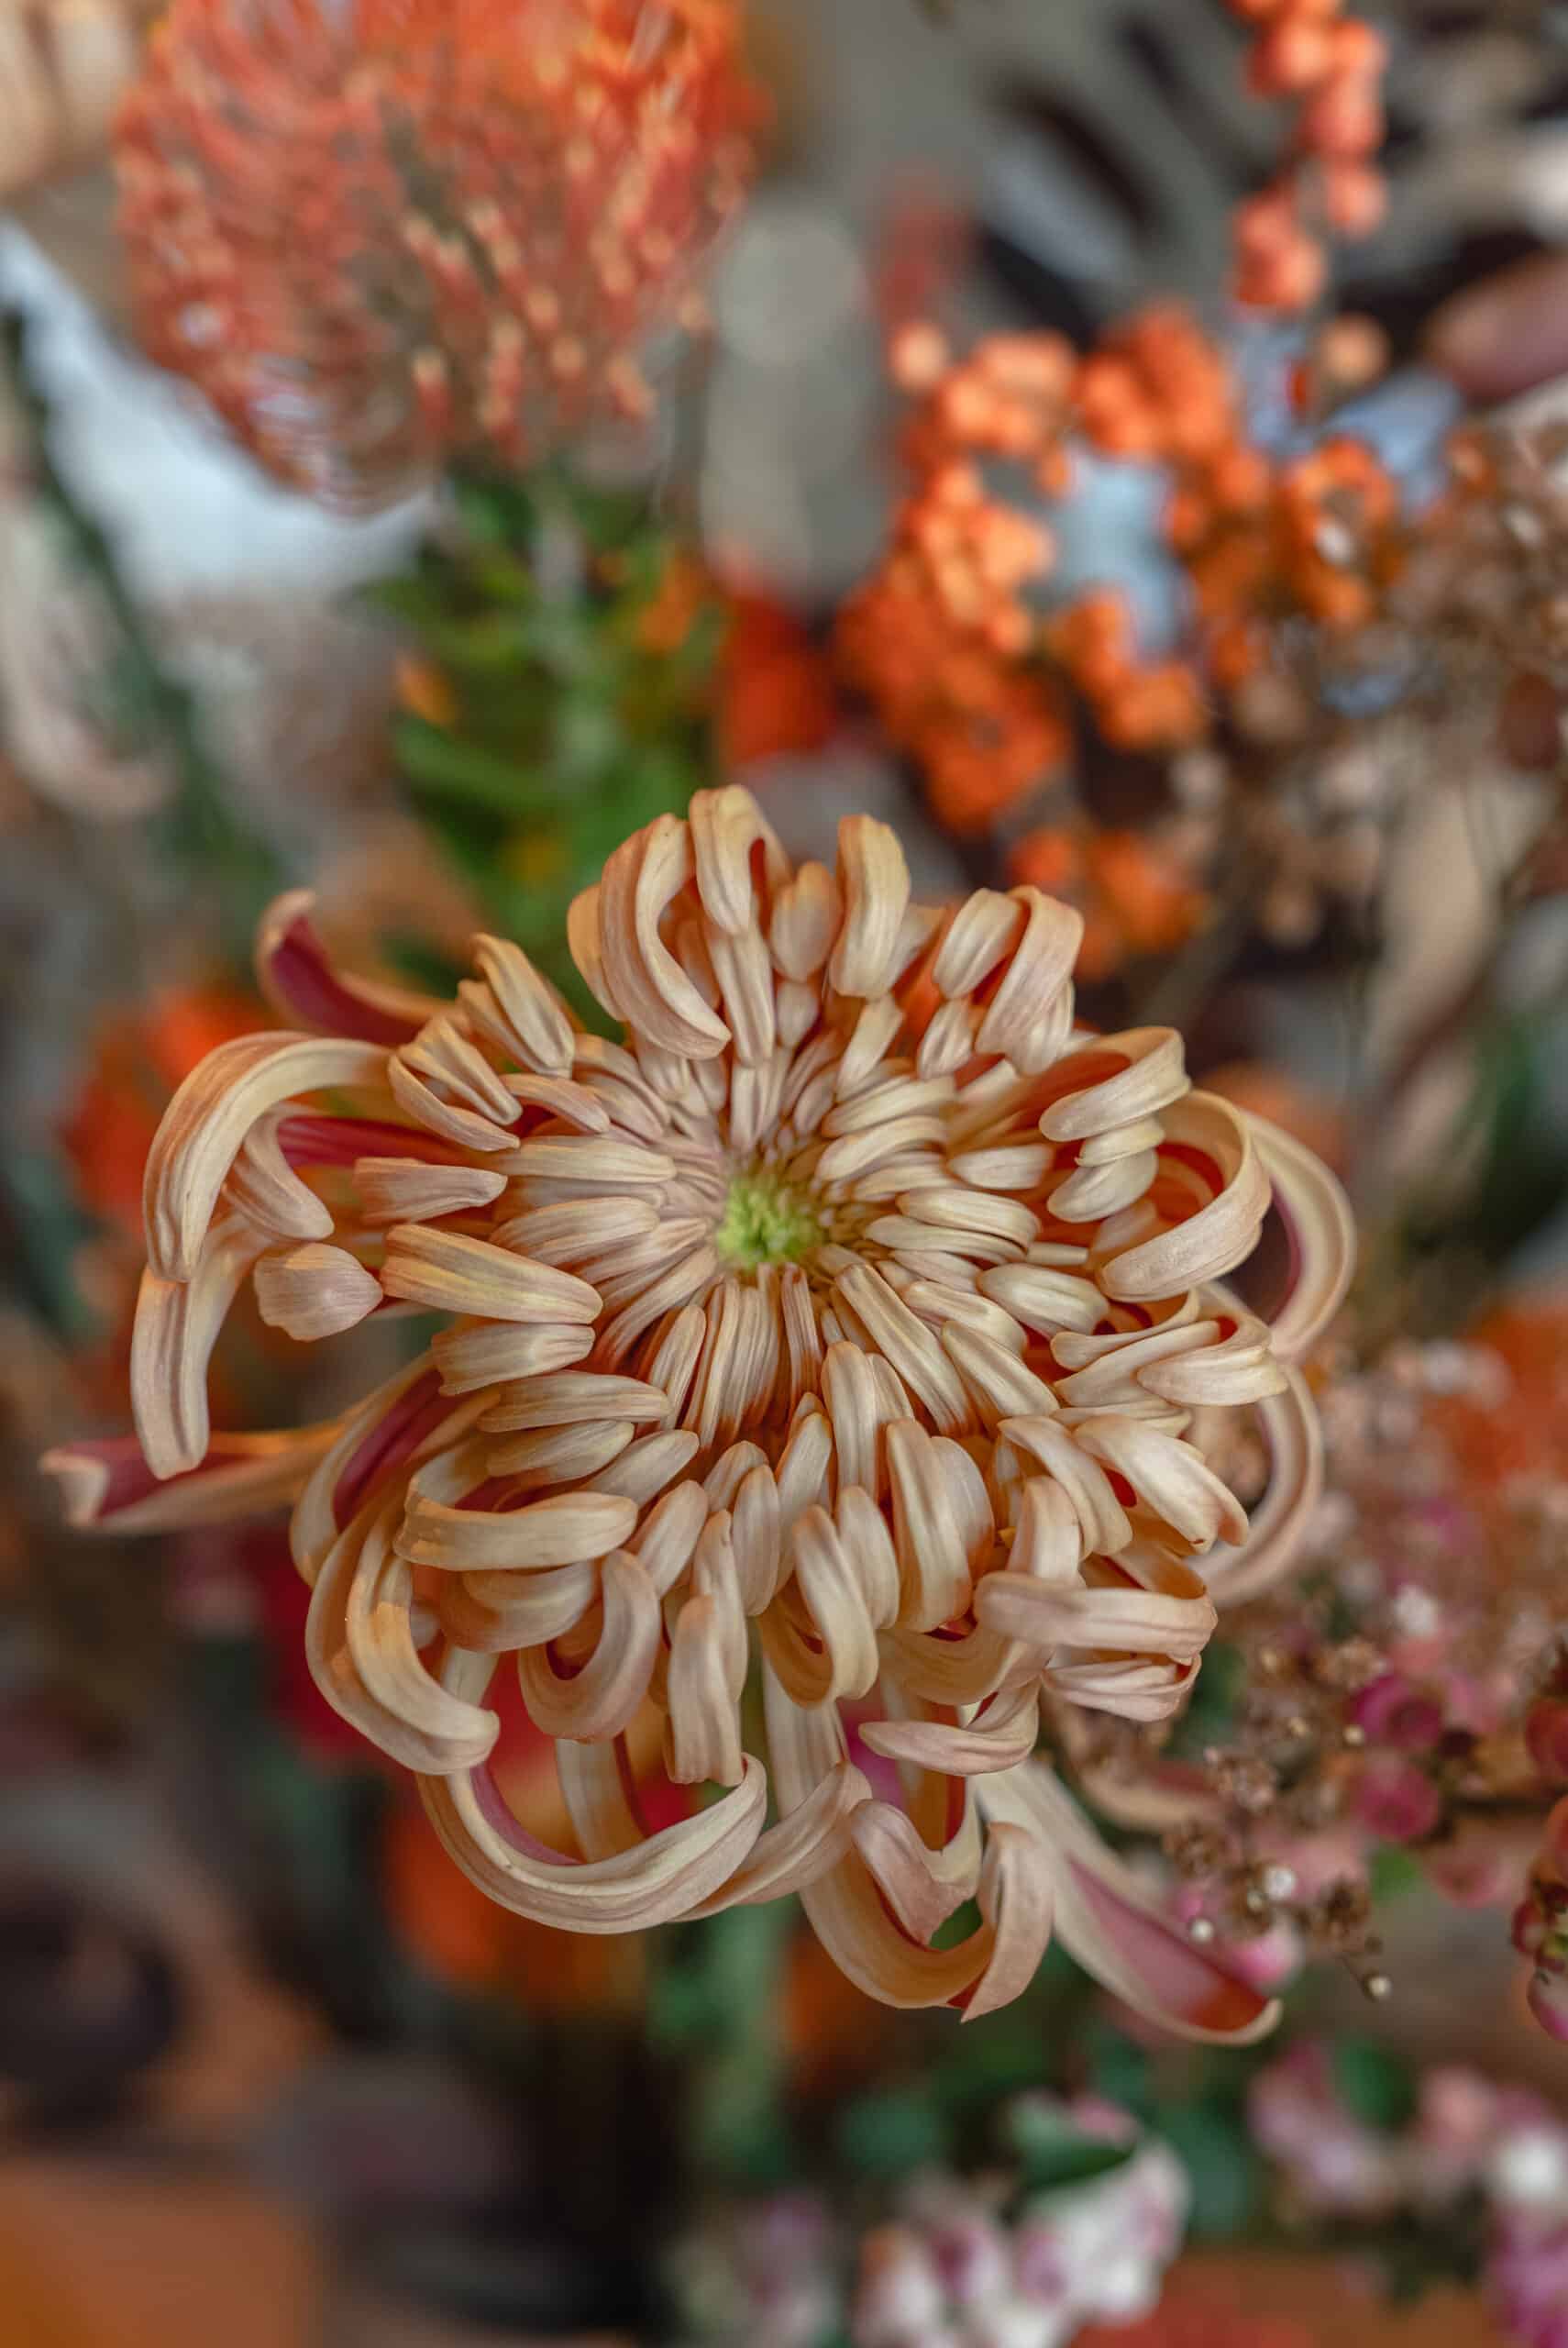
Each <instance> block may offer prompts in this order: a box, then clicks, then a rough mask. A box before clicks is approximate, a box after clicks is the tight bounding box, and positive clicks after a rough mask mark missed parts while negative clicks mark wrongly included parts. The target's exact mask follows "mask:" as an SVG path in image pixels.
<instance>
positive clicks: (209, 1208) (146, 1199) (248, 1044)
mask: <svg viewBox="0 0 1568 2348" xmlns="http://www.w3.org/2000/svg"><path fill="white" fill-rule="evenodd" d="M385 1067H386V1053H385V1052H384V1050H382V1049H381V1047H379V1046H377V1045H375V1044H356V1043H348V1042H345V1041H343V1040H342V1039H340V1038H338V1037H337V1036H293V1035H265V1036H236V1037H235V1038H234V1039H233V1040H232V1041H231V1042H229V1043H226V1044H220V1045H219V1046H218V1047H217V1049H216V1050H215V1051H213V1052H209V1053H208V1054H207V1057H206V1058H205V1059H204V1060H203V1061H202V1063H201V1065H200V1067H199V1068H196V1069H193V1070H192V1072H191V1074H190V1075H189V1076H188V1077H187V1078H186V1079H185V1080H184V1082H183V1084H182V1085H181V1087H180V1089H179V1091H177V1092H176V1093H175V1095H174V1098H173V1100H172V1101H171V1102H170V1104H169V1106H168V1108H167V1109H166V1110H165V1111H164V1113H163V1122H162V1124H160V1126H159V1128H158V1133H157V1135H156V1136H155V1138H154V1141H153V1144H152V1147H151V1149H150V1150H149V1153H148V1159H147V1172H146V1177H145V1180H144V1181H143V1186H142V1205H143V1210H144V1213H145V1217H146V1224H147V1252H148V1261H149V1266H150V1268H151V1269H152V1270H153V1271H154V1272H155V1273H156V1274H158V1275H159V1276H160V1278H162V1279H190V1278H191V1276H192V1274H193V1272H194V1270H195V1268H196V1263H197V1259H198V1257H199V1255H200V1252H201V1246H202V1242H203V1240H204V1237H205V1235H206V1232H207V1227H208V1224H210V1223H211V1221H212V1217H213V1213H214V1211H215V1207H216V1205H217V1198H218V1192H219V1191H221V1190H222V1188H223V1185H224V1182H225V1181H226V1179H227V1176H228V1172H229V1168H231V1167H232V1165H233V1164H234V1160H235V1158H236V1157H237V1154H238V1151H239V1149H240V1147H241V1146H242V1145H243V1143H244V1141H245V1138H246V1135H248V1133H249V1131H250V1129H251V1127H252V1126H253V1125H254V1124H257V1122H258V1121H259V1119H260V1118H262V1117H264V1116H265V1115H266V1114H267V1113H268V1111H269V1110H271V1109H274V1108H276V1107H277V1106H278V1105H279V1103H280V1102H283V1101H288V1100H292V1099H294V1098H296V1097H297V1096H299V1095H301V1094H307V1093H312V1092H319V1091H324V1090H326V1089H328V1088H331V1087H337V1086H348V1085H357V1084H358V1085H362V1084H373V1083H376V1082H378V1081H380V1080H381V1078H382V1075H383V1072H384V1069H385Z"/></svg>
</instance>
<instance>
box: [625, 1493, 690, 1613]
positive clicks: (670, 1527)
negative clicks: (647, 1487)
mask: <svg viewBox="0 0 1568 2348" xmlns="http://www.w3.org/2000/svg"><path fill="white" fill-rule="evenodd" d="M708 1515H709V1503H708V1495H707V1494H706V1492H705V1491H704V1490H702V1487H701V1484H695V1483H690V1484H676V1485H674V1486H673V1487H672V1488H671V1489H670V1490H668V1491H666V1492H664V1493H662V1494H661V1495H660V1497H659V1498H658V1499H657V1501H655V1502H654V1504H653V1506H652V1507H651V1508H650V1509H649V1510H648V1512H647V1514H646V1516H645V1517H644V1518H643V1520H642V1523H640V1524H639V1525H638V1527H637V1530H636V1532H635V1534H633V1536H632V1539H631V1542H630V1547H631V1549H632V1551H633V1554H634V1555H635V1556H636V1557H638V1558H639V1559H640V1560H641V1562H642V1565H643V1567H644V1569H645V1571H646V1574H647V1577H648V1578H649V1580H650V1581H651V1582H652V1583H653V1586H654V1588H655V1589H656V1590H657V1592H658V1594H659V1596H660V1597H661V1598H662V1597H664V1595H665V1594H666V1592H667V1591H668V1590H671V1589H674V1588H675V1586H676V1584H677V1582H679V1579H680V1577H681V1576H682V1574H684V1573H685V1571H686V1569H687V1567H689V1566H690V1563H691V1559H692V1556H693V1555H694V1554H695V1552H696V1548H697V1544H698V1542H699V1540H700V1539H701V1534H702V1528H703V1526H704V1525H705V1524H706V1523H707V1522H708Z"/></svg>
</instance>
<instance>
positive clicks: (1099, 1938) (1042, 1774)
mask: <svg viewBox="0 0 1568 2348" xmlns="http://www.w3.org/2000/svg"><path fill="white" fill-rule="evenodd" d="M976 1788H977V1799H978V1800H979V1803H980V1806H981V1808H982V1809H983V1810H984V1811H985V1812H986V1814H987V1816H988V1818H989V1819H991V1820H993V1821H995V1822H999V1823H1002V1824H1007V1825H1013V1826H1019V1827H1022V1828H1024V1829H1026V1830H1027V1831H1028V1832H1030V1833H1032V1834H1033V1835H1035V1836H1036V1837H1037V1838H1038V1840H1039V1842H1040V1844H1041V1846H1042V1848H1043V1850H1044V1851H1047V1852H1048V1853H1049V1854H1050V1865H1051V1870H1052V1873H1053V1876H1054V1878H1055V1894H1056V1906H1055V1930H1056V1935H1057V1938H1058V1939H1059V1940H1060V1941H1061V1943H1062V1945H1063V1946H1064V1947H1065V1948H1066V1950H1067V1951H1068V1952H1069V1953H1070V1955H1073V1956H1075V1957H1077V1961H1078V1963H1079V1964H1080V1965H1081V1966H1083V1967H1084V1968H1085V1970H1086V1971H1087V1972H1088V1973H1092V1974H1093V1976H1094V1977H1095V1978H1096V1980H1097V1981H1099V1982H1100V1983H1101V1984H1102V1985H1103V1986H1104V1987H1105V1988H1108V1989H1110V1990H1111V1991H1112V1992H1113V1993H1114V1994H1115V1995H1116V1996H1117V1997H1119V1998H1121V1999H1122V2000H1123V2001H1124V2002H1125V2003H1126V2004H1127V2005H1130V2006H1132V2007H1134V2008H1135V2009H1136V2010H1137V2011H1138V2012H1140V2013H1142V2014H1143V2015H1146V2016H1147V2018H1148V2019H1149V2020H1150V2021H1153V2022H1155V2023H1157V2024H1158V2025H1159V2027H1160V2028H1161V2029H1163V2030H1168V2031H1170V2032H1172V2033H1173V2034H1174V2035H1175V2036H1176V2037H1178V2038H1190V2039H1198V2040H1205V2041H1208V2042H1210V2043H1227V2044H1231V2045H1242V2046H1245V2045H1250V2044H1251V2043H1253V2040H1254V2039H1258V2038H1262V2037H1264V2036H1265V2035H1266V2034H1267V2032H1269V2031H1271V2030H1272V2029H1273V2028H1274V2025H1275V2022H1276V2021H1277V2020H1278V2018H1279V2007H1278V2005H1277V2004H1276V2003H1275V2002H1273V2001H1272V2000H1269V1999H1263V1998H1260V1997H1259V1996H1258V1994H1257V1992H1256V1991H1255V1990H1253V1989H1251V1988H1248V1987H1247V1985H1246V1983H1245V1982H1243V1981H1240V1980H1238V1979H1237V1978H1236V1977H1235V1976H1234V1975H1233V1974H1231V1973H1228V1972H1227V1971H1226V1970H1225V1968H1224V1966H1220V1965H1218V1964H1216V1963H1215V1961H1214V1959H1213V1958H1212V1957H1210V1956H1208V1955H1205V1954H1204V1952H1203V1951H1202V1950H1201V1949H1198V1948H1196V1947H1195V1946H1194V1945H1193V1944H1192V1943H1191V1942H1190V1941H1189V1940H1188V1939H1187V1936H1186V1934H1185V1933H1182V1932H1180V1931H1178V1930H1177V1929H1176V1928H1175V1927H1174V1926H1173V1925H1172V1924H1171V1923H1170V1922H1168V1920H1167V1919H1166V1917H1165V1915H1164V1914H1163V1912H1162V1911H1161V1910H1160V1909H1159V1908H1158V1906H1156V1904H1155V1903H1154V1901H1153V1900H1152V1899H1150V1898H1149V1897H1148V1895H1147V1894H1146V1893H1145V1892H1144V1890H1143V1888H1142V1887H1141V1885H1139V1884H1138V1882H1137V1881H1136V1880H1135V1878H1134V1877H1132V1874H1131V1873H1130V1872H1129V1870H1128V1869H1127V1868H1126V1867H1125V1866H1123V1865H1122V1863H1121V1860H1120V1859H1117V1858H1115V1857H1113V1856H1112V1855H1111V1854H1110V1852H1109V1851H1108V1850H1107V1849H1106V1848H1105V1846H1104V1844H1102V1843H1101V1842H1100V1840H1099V1835H1098V1834H1096V1833H1095V1831H1094V1829H1093V1828H1092V1827H1091V1826H1090V1824H1089V1822H1088V1819H1087V1818H1086V1817H1085V1816H1084V1814H1083V1812H1082V1811H1080V1810H1079V1809H1078V1807H1077V1803H1076V1802H1075V1801H1074V1800H1072V1798H1071V1796H1070V1795H1069V1794H1067V1793H1066V1791H1065V1790H1064V1789H1063V1788H1062V1787H1061V1786H1060V1785H1059V1784H1058V1783H1057V1781H1056V1779H1055V1777H1054V1776H1053V1775H1052V1773H1051V1771H1050V1770H1049V1769H1048V1768H1047V1767H1045V1766H1044V1764H1043V1763H1042V1762H1039V1761H1029V1762H1026V1763H1025V1764H1024V1765H1023V1767H1021V1768H1020V1769H1012V1770H1009V1771H1007V1772H1006V1773H1004V1774H1003V1775H1001V1776H999V1777H994V1778H978V1779H977V1781H976Z"/></svg>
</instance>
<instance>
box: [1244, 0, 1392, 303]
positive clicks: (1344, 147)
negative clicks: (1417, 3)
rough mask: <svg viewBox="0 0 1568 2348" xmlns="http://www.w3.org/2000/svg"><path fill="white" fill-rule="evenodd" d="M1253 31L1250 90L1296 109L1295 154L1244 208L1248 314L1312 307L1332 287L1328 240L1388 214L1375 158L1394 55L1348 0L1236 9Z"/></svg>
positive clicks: (1289, 0)
mask: <svg viewBox="0 0 1568 2348" xmlns="http://www.w3.org/2000/svg"><path fill="white" fill-rule="evenodd" d="M1228 5H1229V6H1230V8H1231V13H1232V15H1234V16H1237V17H1242V18H1243V19H1244V20H1245V21H1246V22H1247V23H1249V24H1251V25H1253V26H1254V27H1255V28H1256V29H1255V33H1254V36H1253V46H1252V50H1251V54H1250V56H1249V59H1248V64H1247V83H1248V86H1249V88H1251V89H1252V90H1253V92H1254V93H1255V94H1257V95H1258V96H1259V97H1263V98H1289V99H1294V100H1295V101H1296V103H1297V116H1296V131H1295V139H1294V150H1293V152H1292V154H1291V157H1290V160H1289V161H1288V162H1287V164H1286V168H1285V170H1284V171H1283V172H1281V173H1280V174H1279V176H1278V177H1277V178H1276V179H1275V180H1274V181H1273V182H1272V183H1271V184H1270V185H1269V186H1268V187H1266V188H1264V190H1263V191H1262V193H1261V194H1257V195H1254V196H1252V197H1249V198H1248V200H1247V201H1246V202H1245V203H1244V204H1242V205H1238V206H1237V210H1236V216H1235V227H1234V238H1235V280H1234V285H1233V291H1234V293H1235V295H1236V299H1237V300H1238V301H1239V302H1242V303H1245V304H1246V305H1247V306H1248V307H1249V308H1251V309H1258V310H1285V311H1297V310H1305V309H1309V308H1310V306H1311V305H1312V304H1313V303H1314V302H1315V301H1317V299H1318V297H1319V295H1320V294H1321V293H1322V291H1323V288H1324V285H1325V284H1326V282H1327V280H1328V256H1327V254H1326V253H1325V251H1324V249H1323V243H1322V232H1323V231H1327V232H1329V233H1331V234H1333V235H1335V236H1341V237H1350V238H1355V237H1369V236H1371V234H1372V233H1373V231H1374V230H1375V228H1376V227H1378V225H1379V223H1380V222H1381V220H1382V218H1383V216H1384V212H1385V210H1386V206H1387V188H1386V183H1385V181H1384V178H1383V174H1382V173H1381V172H1379V171H1378V169H1377V167H1376V165H1375V163H1374V162H1373V161H1372V158H1373V157H1374V156H1375V154H1376V152H1377V150H1378V149H1379V148H1380V147H1381V145H1382V144H1383V133H1384V117H1383V101H1382V95H1381V88H1382V80H1383V72H1384V69H1385V66H1386V63H1387V49H1386V44H1385V42H1384V40H1383V39H1382V37H1381V36H1380V35H1379V34H1378V33H1376V32H1375V31H1374V30H1373V28H1372V27H1371V26H1370V25H1366V24H1363V23H1362V22H1361V21H1360V20H1359V19H1358V18H1347V17H1344V16H1342V13H1341V10H1342V0H1228Z"/></svg>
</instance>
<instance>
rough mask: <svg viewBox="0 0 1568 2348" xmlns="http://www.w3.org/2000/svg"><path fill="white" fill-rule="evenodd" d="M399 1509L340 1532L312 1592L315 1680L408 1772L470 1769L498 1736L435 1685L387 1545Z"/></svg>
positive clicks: (405, 1576) (481, 1715) (406, 1581)
mask: <svg viewBox="0 0 1568 2348" xmlns="http://www.w3.org/2000/svg"><path fill="white" fill-rule="evenodd" d="M396 1522H397V1505H396V1502H395V1501H394V1502H393V1503H392V1506H391V1507H383V1508H381V1510H379V1511H367V1512H366V1513H365V1514H364V1515H363V1516H360V1517H357V1518H356V1519H355V1521H354V1523H352V1524H351V1525H350V1526H349V1527H348V1531H347V1532H345V1533H342V1534H339V1535H338V1537H337V1541H335V1542H334V1544H333V1545H332V1548H331V1550H330V1551H329V1552H328V1555H327V1557H326V1563H325V1564H324V1565H323V1567H322V1568H321V1571H320V1573H319V1574H318V1575H317V1576H316V1581H315V1589H313V1590H312V1592H311V1600H310V1613H309V1616H308V1617H307V1620H306V1624H305V1657H306V1660H307V1662H308V1663H309V1665H310V1670H311V1677H312V1678H313V1679H314V1680H315V1684H316V1686H317V1688H318V1689H320V1690H321V1693H322V1694H323V1696H325V1698H326V1701H327V1702H328V1703H329V1704H330V1705H331V1706H332V1708H333V1710H334V1711H336V1712H337V1713H339V1714H340V1715H341V1716H342V1718H343V1719H344V1720H346V1721H348V1722H349V1724H350V1725H351V1726H352V1727H354V1728H357V1729H359V1731H360V1732H361V1733H362V1734H363V1735H365V1736H368V1737H369V1738H370V1742H371V1743H372V1744H376V1745H378V1746H380V1748H381V1751H382V1752H383V1753H387V1754H390V1755H391V1756H392V1759H393V1760H394V1761H401V1762H403V1765H404V1766H405V1767H408V1768H411V1769H431V1768H439V1769H442V1770H447V1769H458V1768H468V1767H472V1766H474V1765H475V1764H476V1763H478V1762H480V1761H482V1760H483V1759H484V1757H485V1755H487V1754H488V1753H489V1752H490V1750H491V1746H492V1745H493V1744H494V1743H495V1740H496V1737H497V1736H498V1735H499V1733H500V1730H501V1722H500V1719H499V1717H498V1715H497V1714H496V1713H494V1712H491V1711H484V1710H483V1709H482V1708H481V1707H480V1705H478V1704H474V1703H469V1702H468V1701H466V1700H464V1699H463V1698H462V1697H460V1696H458V1695H456V1694H454V1693H453V1692H452V1691H451V1689H447V1688H445V1687H443V1686H442V1684H441V1683H440V1681H439V1680H436V1679H433V1678H431V1677H430V1675H429V1673H428V1672H427V1671H426V1670H425V1667H424V1665H423V1664H422V1663H421V1661H420V1659H419V1656H418V1654H417V1652H416V1650H415V1648H414V1635H413V1631H412V1629H411V1626H410V1623H409V1608H410V1605H411V1602H412V1598H413V1588H414V1585H413V1578H412V1576H411V1575H410V1573H409V1571H408V1568H407V1567H406V1566H405V1565H404V1564H403V1560H402V1559H401V1558H400V1557H399V1556H397V1555H396V1554H395V1553H394V1551H393V1550H392V1528H393V1526H394V1525H395V1523H396Z"/></svg>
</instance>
